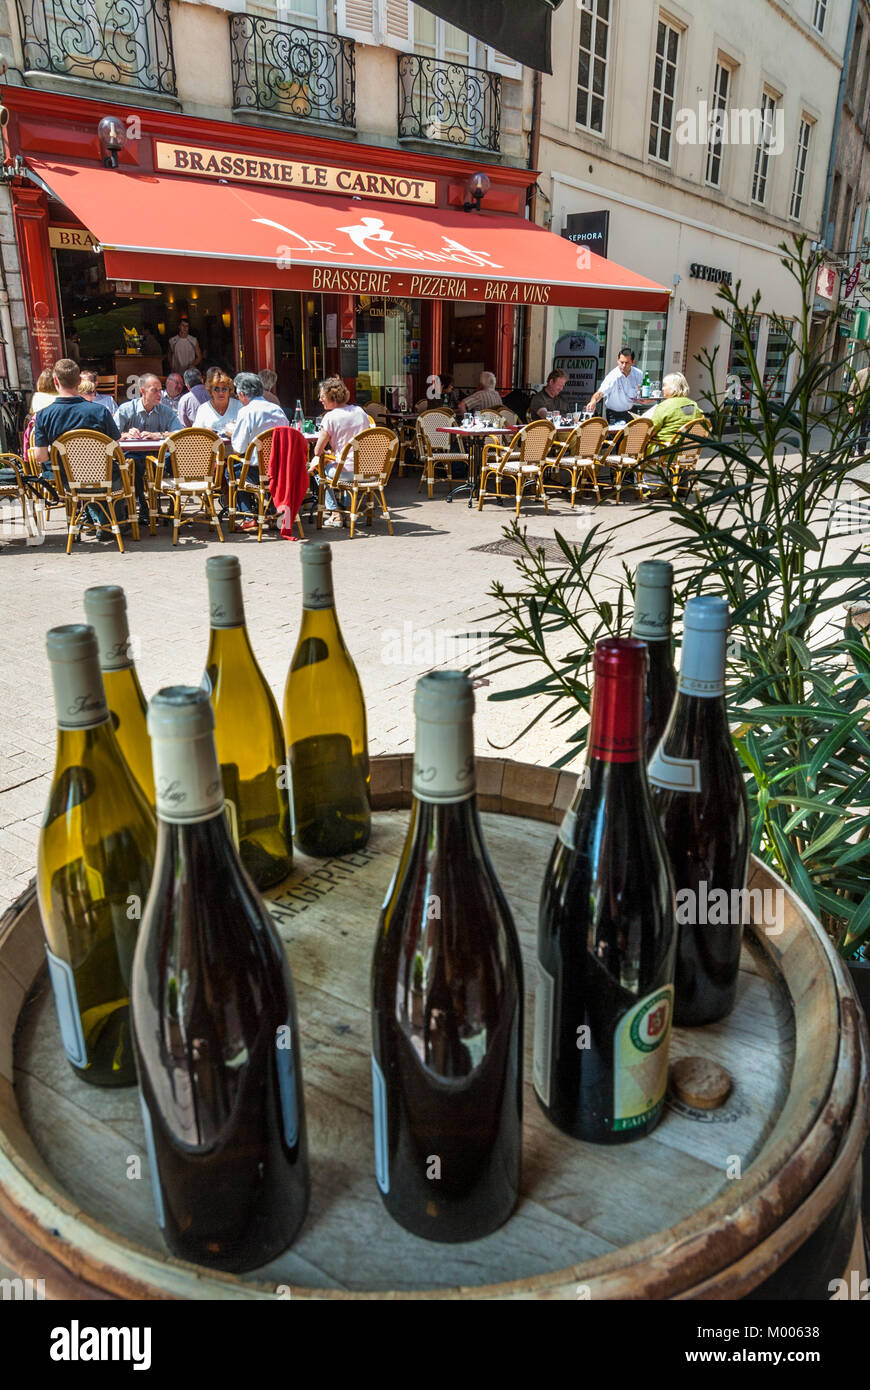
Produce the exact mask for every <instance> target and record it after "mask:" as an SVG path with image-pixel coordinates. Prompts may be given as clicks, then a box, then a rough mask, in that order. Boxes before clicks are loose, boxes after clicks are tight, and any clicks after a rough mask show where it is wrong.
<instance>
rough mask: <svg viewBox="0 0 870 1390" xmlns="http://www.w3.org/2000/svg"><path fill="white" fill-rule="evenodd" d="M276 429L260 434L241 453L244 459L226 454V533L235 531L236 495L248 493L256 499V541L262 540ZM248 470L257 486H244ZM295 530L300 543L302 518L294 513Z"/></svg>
mask: <svg viewBox="0 0 870 1390" xmlns="http://www.w3.org/2000/svg"><path fill="white" fill-rule="evenodd" d="M277 428H280V426H275V425H273V426H272V428H271V429H268V430H263V431H262V432H261V433H260V434H258V435H256V436H255V437H254V438H253V439H252V440H251V442H250V444H249V445H248V447H247V449H246V450H245V453H244V457H242V455H241V454H230V456H229V458H228V459H227V473H228V475H229V479H228V487H229V509H230V530H231V531H235V529H236V510H237V508H236V502H237V500H238V495H239V493H240V492H250V493H252V494H253V495H254V496H255V497H256V499H257V540H258V541H261V540H262V539H263V527H264V525H265V523H266V517H267V515H268V512H269V507H270V505H271V501H272V498H271V495H270V493H269V459H270V458H271V456H272V443H273V441H274V438H275V430H276V429H277ZM237 463H240V464H241V465H242V471H241V473H240V474H239V476H238V478H236V475H235V465H236V464H237ZM252 467H255V468H256V469H257V472H258V474H259V478H258V481H257V482H253V481H252V482H248V473H249V471H250V469H251V468H252ZM303 500H304V499H303ZM309 520H310V517H309ZM296 529H297V530H298V532H299V535H300V537H301V538H302V540H305V531H304V529H303V527H302V517H301V516H300V515H299V513H298V512H297V513H296Z"/></svg>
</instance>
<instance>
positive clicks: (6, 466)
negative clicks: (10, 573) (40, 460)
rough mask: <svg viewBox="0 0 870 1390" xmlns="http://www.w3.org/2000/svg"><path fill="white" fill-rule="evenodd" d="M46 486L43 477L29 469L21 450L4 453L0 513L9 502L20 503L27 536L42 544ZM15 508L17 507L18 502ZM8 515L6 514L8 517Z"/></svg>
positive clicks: (0, 455)
mask: <svg viewBox="0 0 870 1390" xmlns="http://www.w3.org/2000/svg"><path fill="white" fill-rule="evenodd" d="M37 485H39V490H37ZM42 486H43V480H42V479H41V478H40V479H35V478H33V477H32V476H31V475H30V474H29V473H28V471H27V465H26V464H25V462H24V459H23V458H21V456H20V454H3V453H0V514H3V513H6V511H7V507H6V503H7V502H17V503H18V505H19V506H20V507H21V518H22V521H23V522H24V539H25V541H26V542H27V544H28V545H36V544H38V540H37V537H41V536H42V533H43V529H44V528H43V526H42V516H43V515H44V512H45V505H44V502H43V500H42V491H41V489H42ZM12 510H13V511H15V510H17V509H16V508H15V507H14V505H13V507H12ZM5 519H6V518H5V516H4V521H5ZM10 520H12V518H10ZM14 520H15V522H17V520H18V518H17V517H15V518H14ZM4 530H5V526H4Z"/></svg>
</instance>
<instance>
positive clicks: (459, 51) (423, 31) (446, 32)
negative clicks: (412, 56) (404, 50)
mask: <svg viewBox="0 0 870 1390" xmlns="http://www.w3.org/2000/svg"><path fill="white" fill-rule="evenodd" d="M468 44H469V38H468V35H467V34H466V33H465V32H464V31H463V30H462V29H457V28H456V25H455V24H448V23H447V21H446V20H445V19H438V18H436V16H435V15H434V14H432V12H431V10H423V9H421V8H420V6H419V5H415V6H414V52H415V53H420V54H422V56H423V57H424V58H437V59H439V60H440V61H442V62H445V63H462V64H463V65H464V66H465V67H467V66H468V56H469V51H468Z"/></svg>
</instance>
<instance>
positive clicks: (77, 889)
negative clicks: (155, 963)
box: [36, 624, 157, 1086]
mask: <svg viewBox="0 0 870 1390" xmlns="http://www.w3.org/2000/svg"><path fill="white" fill-rule="evenodd" d="M46 646H47V648H48V656H49V661H50V663H51V676H52V682H53V685H54V699H55V704H56V706H57V756H56V760H55V768H54V780H53V782H52V784H51V791H50V792H49V795H48V805H47V806H46V808H45V816H44V818H43V822H42V829H41V830H40V834H39V849H38V852H37V877H36V884H37V894H38V897H39V909H40V913H41V915H42V925H43V928H44V931H45V953H46V956H47V959H48V969H49V975H50V976H51V984H52V989H53V990H54V999H55V1004H56V1006H57V1016H58V1021H59V1023H60V1032H61V1039H62V1041H63V1046H64V1050H65V1052H66V1055H67V1057H68V1059H69V1061H70V1064H71V1065H72V1067H73V1070H74V1071H75V1072H76V1074H77V1075H78V1076H80V1077H81V1078H82V1080H83V1081H89V1082H90V1083H91V1084H92V1085H94V1086H132V1085H133V1084H134V1083H135V1081H136V1071H135V1066H134V1062H133V1049H132V1046H131V1042H130V971H131V969H132V965H133V952H134V949H135V946H136V934H137V931H138V928H139V921H140V918H141V916H142V908H143V906H144V904H145V899H146V898H147V896H148V888H149V885H150V882H151V869H152V866H153V864H154V842H155V836H156V831H157V827H156V825H155V823H154V814H153V812H152V810H151V808H150V806H149V805H148V804H147V802H146V801H145V798H144V796H143V795H142V792H141V790H140V788H139V784H138V782H137V781H136V779H135V778H134V777H133V774H132V773H131V771H130V769H129V767H128V766H127V763H126V761H125V760H124V756H123V754H122V752H121V750H120V748H119V747H118V743H117V741H116V739H115V735H114V733H113V731H112V721H111V718H110V716H109V709H108V706H107V704H106V697H105V693H104V691H103V681H102V677H101V675H100V667H99V662H98V658H97V650H98V649H97V637H96V634H95V632H94V630H93V628H92V627H85V626H84V625H81V624H75V625H73V626H70V627H56V628H52V630H51V632H49V633H48V636H47V638H46Z"/></svg>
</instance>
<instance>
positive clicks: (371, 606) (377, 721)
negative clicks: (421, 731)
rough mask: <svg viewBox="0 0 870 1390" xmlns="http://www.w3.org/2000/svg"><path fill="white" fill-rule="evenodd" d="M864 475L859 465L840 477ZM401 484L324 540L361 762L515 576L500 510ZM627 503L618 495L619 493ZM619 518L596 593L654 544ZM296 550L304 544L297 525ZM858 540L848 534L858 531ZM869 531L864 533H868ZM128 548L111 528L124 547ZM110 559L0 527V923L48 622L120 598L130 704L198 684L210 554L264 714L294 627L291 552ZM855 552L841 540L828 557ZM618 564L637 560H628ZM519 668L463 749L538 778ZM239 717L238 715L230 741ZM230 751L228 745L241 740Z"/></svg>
mask: <svg viewBox="0 0 870 1390" xmlns="http://www.w3.org/2000/svg"><path fill="white" fill-rule="evenodd" d="M868 473H870V465H863V466H862V467H861V468H859V469H858V470H856V474H857V476H861V475H867V474H868ZM417 478H418V475H417V474H416V473H413V474H409V475H407V476H406V477H404V478H401V479H400V478H396V479H394V480H393V482H391V484H390V489H389V494H388V496H389V502H390V507H391V511H392V514H393V522H394V530H395V534H394V535H393V536H392V537H391V536H390V535H389V534H388V532H387V529H386V525H385V523H384V522H383V520H376V521H375V524H374V526H373V527H372V528H371V529H368V528H366V527H365V526H363V527H362V528H361V529H360V530H359V531H358V532H357V535H356V536H355V537H354V539H353V541H351V540H350V537H349V535H348V532H347V531H346V530H344V531H337V530H324V531H322V532H321V533H319V535H320V537H321V538H323V539H327V540H329V541H330V542H331V543H332V546H333V560H334V565H333V568H334V574H335V586H336V595H337V599H336V601H337V607H338V613H339V618H340V621H341V626H342V630H343V632H344V636H345V640H346V642H347V645H348V648H349V650H350V652H351V654H352V655H353V658H354V660H355V662H356V664H357V669H358V670H359V674H360V678H361V680H362V685H363V690H364V692H365V695H366V701H367V705H368V714H369V735H370V747H371V751H372V753H373V754H377V753H388V752H398V751H401V750H409V749H411V748H412V746H413V735H414V729H413V711H412V699H413V689H414V683H415V681H416V679H417V677H418V676H419V675H421V674H422V673H423V672H424V671H426V670H429V669H431V668H432V667H434V666H438V667H442V668H450V667H456V666H465V665H468V664H469V663H470V661H471V660H472V659H473V651H474V649H473V647H471V648H470V647H469V644H468V642H467V641H465V640H463V635H464V634H467V633H469V632H477V631H486V630H488V629H489V627H490V626H491V625H492V624H491V623H490V622H488V621H487V619H488V617H490V616H491V615H492V614H493V610H494V604H493V601H492V600H491V599H489V598H488V597H487V593H488V590H489V589H490V588H491V586H492V584H493V582H494V581H496V580H501V581H502V582H503V583H504V584H505V585H506V586H510V585H511V584H512V583H513V582H514V581H515V579H516V568H515V564H514V561H513V559H512V558H511V555H510V554H503V553H501V554H500V553H497V552H493V551H492V550H487V549H483V550H482V549H481V547H487V546H490V545H492V544H493V543H496V542H499V541H500V540H502V539H503V528H504V527H505V525H506V524H507V523H508V522H509V521H510V520H511V519H512V517H513V508H512V507H510V506H509V505H507V504H506V505H505V506H504V507H498V506H496V505H495V503H494V502H493V501H488V502H487V503H486V504H485V506H484V509H483V511H482V512H478V510H477V507H476V506H475V507H474V508H472V509H469V508H468V507H467V505H466V502H467V499H466V498H464V497H462V498H459V499H457V501H455V502H453V503H452V504H449V503H448V502H447V501H446V489H445V487H444V484H443V483H442V484H441V485H440V486H438V487H437V488H436V495H435V497H434V499H432V500H431V501H430V500H429V499H428V497H426V495H425V493H421V494H418V492H417ZM626 498H627V499H628V498H632V499H633V494H626ZM619 513H620V515H621V519H622V520H625V519H626V518H627V517H630V516H631V514H632V513H634V515H635V518H636V519H635V520H634V521H631V520H628V521H627V524H625V525H624V526H623V527H622V528H621V529H620V532H619V538H618V542H617V543H615V544H614V546H613V549H612V552H611V554H610V556H609V558H608V562H607V564H606V565H603V566H601V570H600V573H597V574H596V579H598V580H599V581H600V582H601V583H602V584H606V583H607V579H608V576H616V575H618V574H619V573H620V572H621V559H622V556H623V555H625V554H626V553H627V552H628V550H629V549H630V548H631V547H633V546H640V545H642V546H644V547H649V548H645V549H644V551H643V554H644V555H646V556H651V555H654V554H655V553H656V548H657V542H658V541H659V540H661V539H662V537H663V536H664V535H665V534H666V532H667V529H668V523H667V518H666V516H665V515H663V514H662V513H661V512H658V513H657V514H656V516H655V517H654V518H652V519H650V518H648V517H644V516H643V514H642V511H641V509H639V508H637V507H636V505H634V503H633V500H626V501H624V502H623V503H622V504H621V506H620V508H619ZM615 518H616V508H615V506H614V505H613V504H612V503H608V502H607V501H605V502H604V503H603V504H602V506H600V507H599V508H592V507H580V506H578V507H577V508H576V510H574V511H572V510H571V508H570V507H569V506H568V503H567V501H566V500H565V499H564V498H563V497H562V496H558V497H552V498H551V501H550V515H549V516H546V515H545V514H544V511H543V508H542V506H541V505H540V504H539V503H536V502H534V501H532V502H529V503H526V504H525V505H524V508H523V514H522V520H523V523H524V525H525V526H526V529H527V532H528V534H529V536H533V537H536V538H537V537H540V538H542V539H545V540H552V538H553V536H554V534H555V532H556V531H557V530H559V531H561V532H562V534H563V535H564V536H565V537H566V538H567V539H568V540H569V541H570V542H571V543H578V544H579V543H580V542H581V541H582V539H583V536H584V535H585V534H586V533H587V532H588V529H589V525H590V524H591V523H592V522H593V521H594V522H604V523H607V522H608V521H609V520H611V519H614V520H615ZM305 529H306V534H307V535H308V536H309V537H313V536H315V535H316V534H318V533H316V532H315V529H314V526H313V523H312V524H310V525H308V524H306V527H305ZM861 529H864V528H863V527H862V528H861ZM868 529H870V528H868ZM127 534H129V532H128V529H127V528H125V535H127ZM125 544H127V550H126V553H125V554H124V555H121V554H120V553H119V552H118V550H117V547H116V546H115V545H114V543H113V544H111V545H110V544H108V543H106V542H102V543H95V542H93V541H90V542H88V541H85V540H82V541H80V542H78V543H76V544H75V545H74V546H73V551H72V554H71V555H70V556H67V555H65V553H64V545H65V526H64V524H63V522H62V521H61V520H60V518H59V515H58V513H55V514H54V515H53V516H52V518H51V521H50V523H49V527H48V531H47V534H46V539H45V542H44V544H42V545H34V546H25V544H24V541H23V539H22V538H10V537H9V532H8V528H7V530H6V532H5V534H4V529H3V527H2V526H0V586H2V588H0V594H2V612H3V622H2V627H0V702H2V703H0V708H2V711H3V717H2V735H0V911H2V909H3V908H4V907H5V906H6V905H7V904H8V903H9V902H10V901H12V900H13V899H14V898H15V897H16V896H17V895H18V893H20V892H21V890H22V889H23V888H24V887H25V886H26V884H27V883H28V882H29V880H30V879H31V877H32V876H33V871H34V863H35V857H36V845H37V840H38V836H39V824H40V820H41V816H42V811H43V808H44V805H45V800H46V795H47V791H48V786H49V781H50V777H51V772H52V768H53V763H54V747H55V724H54V706H53V700H52V695H51V683H50V677H49V672H48V662H47V658H46V656H45V645H44V639H45V632H46V630H47V629H48V628H49V627H53V626H56V625H58V624H60V623H69V622H79V621H83V616H84V615H83V607H82V594H83V592H84V590H85V589H86V588H87V587H88V586H89V585H92V584H121V585H122V586H123V587H124V589H125V591H126V594H127V606H128V612H129V617H130V630H131V636H132V638H133V640H134V644H135V645H134V651H135V652H136V660H137V667H138V670H139V675H140V679H141V681H142V686H143V688H144V691H145V694H146V697H147V696H150V695H152V694H153V692H154V691H155V690H157V689H159V687H160V686H162V685H167V684H198V683H199V681H200V679H201V676H202V670H203V665H204V662H205V655H206V648H207V643H208V618H207V612H208V608H207V601H206V599H207V593H206V589H207V586H206V579H205V561H206V558H207V556H208V555H210V554H213V553H215V552H216V551H217V550H218V549H222V550H223V551H225V552H229V553H235V554H237V555H238V556H239V558H240V560H241V563H242V579H243V587H244V595H245V604H246V611H247V619H248V627H249V631H250V635H251V640H252V643H253V647H254V651H255V653H256V655H257V658H258V660H259V662H260V665H261V666H262V668H263V671H264V673H265V675H266V678H267V680H268V681H269V682H270V684H271V686H272V689H273V691H274V692H275V696H276V698H277V699H278V702H279V707H280V704H281V699H282V695H283V688H284V681H285V678H286V674H287V667H288V663H289V660H290V657H291V655H292V652H293V649H294V646H295V642H296V634H297V631H298V626H299V616H300V602H301V600H300V593H301V585H300V571H301V565H300V559H299V551H300V545H299V543H298V542H296V543H293V544H288V543H287V542H285V541H281V540H280V539H278V538H277V536H275V535H274V533H273V534H270V535H268V536H265V537H264V539H263V541H262V543H261V544H259V545H258V544H257V540H256V533H254V534H241V533H236V534H234V535H232V536H230V535H229V534H228V533H227V534H226V541H225V544H224V545H223V546H222V547H221V546H220V543H219V542H218V540H217V537H216V536H215V535H214V533H213V532H212V533H211V534H209V532H208V529H207V528H206V527H204V526H196V527H193V528H185V529H184V530H183V531H182V533H181V539H180V541H179V544H178V546H177V547H176V548H175V549H173V547H172V544H171V532H170V531H169V529H168V528H164V527H161V528H159V532H158V535H157V536H155V537H149V536H148V535H147V533H143V538H142V540H141V541H140V542H139V543H138V544H137V543H136V542H135V541H133V540H132V539H130V540H129V542H125ZM854 544H855V538H854V536H847V537H845V538H844V539H843V541H842V542H841V545H842V549H843V551H845V550H846V549H847V548H848V547H850V546H851V545H854ZM628 558H629V560H630V563H631V564H632V565H633V564H634V563H635V562H636V560H637V559H638V558H641V556H639V555H637V554H634V555H631V556H629V557H628ZM532 678H533V677H532V674H531V671H530V670H529V669H524V670H521V671H520V672H519V673H508V674H502V675H500V676H497V677H492V678H491V680H490V685H489V686H485V687H482V688H480V689H479V690H478V697H477V716H476V725H475V727H476V745H477V751H478V754H479V755H484V754H487V753H488V754H490V755H493V754H495V753H497V752H498V751H499V750H506V755H507V756H510V757H513V758H516V759H519V760H521V761H526V762H535V763H539V764H550V763H553V762H554V761H555V760H556V759H557V758H559V757H560V756H562V755H563V754H564V752H565V749H566V746H567V745H566V743H565V738H566V735H567V734H568V733H570V731H571V730H570V728H566V727H565V726H562V727H554V726H553V724H552V723H551V721H550V720H549V718H547V717H544V718H542V719H540V720H539V722H537V723H536V724H535V726H534V727H533V728H532V729H531V730H529V731H528V732H523V730H524V728H525V726H526V725H527V724H528V723H529V721H530V719H532V718H533V716H534V715H535V714H537V713H538V712H539V710H540V708H541V705H540V702H538V703H537V704H536V703H534V702H532V703H530V702H528V701H516V700H513V701H509V702H493V701H491V700H490V699H488V698H487V697H488V696H489V695H491V694H492V693H493V692H494V691H496V690H498V689H508V688H510V687H511V686H512V685H525V684H527V683H528V682H529V681H530V680H531V679H532ZM244 717H245V716H244V711H243V710H240V711H239V720H240V726H241V729H242V731H243V729H244ZM242 736H243V732H242Z"/></svg>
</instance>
